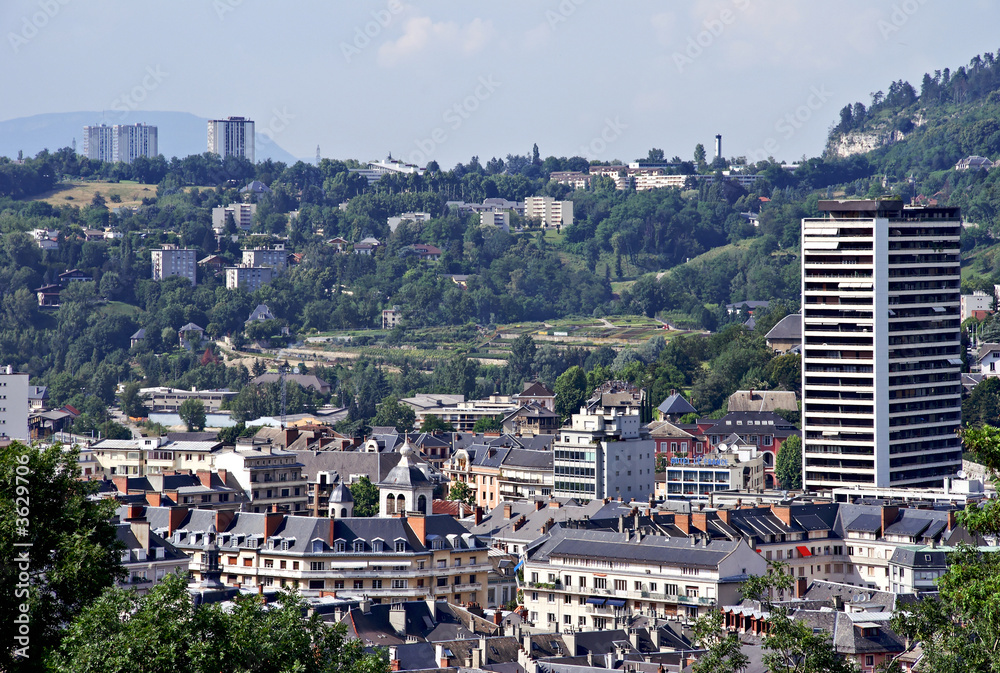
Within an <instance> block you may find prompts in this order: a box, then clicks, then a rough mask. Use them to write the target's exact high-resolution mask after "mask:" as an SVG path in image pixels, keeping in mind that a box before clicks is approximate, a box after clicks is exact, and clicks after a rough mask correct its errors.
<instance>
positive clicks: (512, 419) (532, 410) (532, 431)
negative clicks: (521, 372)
mask: <svg viewBox="0 0 1000 673" xmlns="http://www.w3.org/2000/svg"><path fill="white" fill-rule="evenodd" d="M500 424H501V427H503V431H504V432H507V433H510V434H512V435H528V436H534V435H553V434H555V433H557V432H559V428H560V427H562V419H561V418H560V417H559V414H557V413H556V412H554V411H551V410H549V409H548V408H547V407H544V406H542V405H541V404H539V403H538V402H528V403H527V404H522V405H521V406H520V407H518V408H517V409H515V410H514V411H512V412H510V413H509V414H507V415H506V416H504V417H503V420H502V421H500Z"/></svg>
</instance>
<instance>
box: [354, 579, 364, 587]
mask: <svg viewBox="0 0 1000 673" xmlns="http://www.w3.org/2000/svg"><path fill="white" fill-rule="evenodd" d="M354 588H355V589H364V588H365V581H364V580H354Z"/></svg>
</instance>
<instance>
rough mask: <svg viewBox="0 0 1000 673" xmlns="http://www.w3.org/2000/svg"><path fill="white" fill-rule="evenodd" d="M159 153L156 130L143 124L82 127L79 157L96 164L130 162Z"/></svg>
mask: <svg viewBox="0 0 1000 673" xmlns="http://www.w3.org/2000/svg"><path fill="white" fill-rule="evenodd" d="M157 154H159V148H158V146H157V128H156V127H155V126H149V125H147V124H115V125H114V126H107V125H105V124H101V125H99V126H84V127H83V155H84V156H85V157H87V158H88V159H93V160H96V161H111V162H118V161H121V162H123V163H126V164H130V163H132V162H133V161H134V160H135V159H136V158H138V157H155V156H156V155H157Z"/></svg>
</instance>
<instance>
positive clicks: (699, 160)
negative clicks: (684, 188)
mask: <svg viewBox="0 0 1000 673" xmlns="http://www.w3.org/2000/svg"><path fill="white" fill-rule="evenodd" d="M694 161H695V163H696V164H698V166H702V165H703V164H704V163H705V146H704V145H702V144H701V143H698V144H697V145H695V146H694Z"/></svg>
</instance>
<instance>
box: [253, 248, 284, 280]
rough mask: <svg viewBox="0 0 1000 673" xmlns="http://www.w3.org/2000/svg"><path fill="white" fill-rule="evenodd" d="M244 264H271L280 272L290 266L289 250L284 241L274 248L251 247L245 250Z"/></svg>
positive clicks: (258, 265)
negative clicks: (286, 248)
mask: <svg viewBox="0 0 1000 673" xmlns="http://www.w3.org/2000/svg"><path fill="white" fill-rule="evenodd" d="M243 266H249V267H260V266H269V267H271V268H272V269H274V271H275V273H279V274H280V273H281V272H282V271H284V270H285V268H286V267H287V266H288V252H287V251H286V250H285V246H284V244H282V243H278V244H277V245H275V246H274V247H273V248H263V247H256V248H250V249H248V250H244V251H243Z"/></svg>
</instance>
